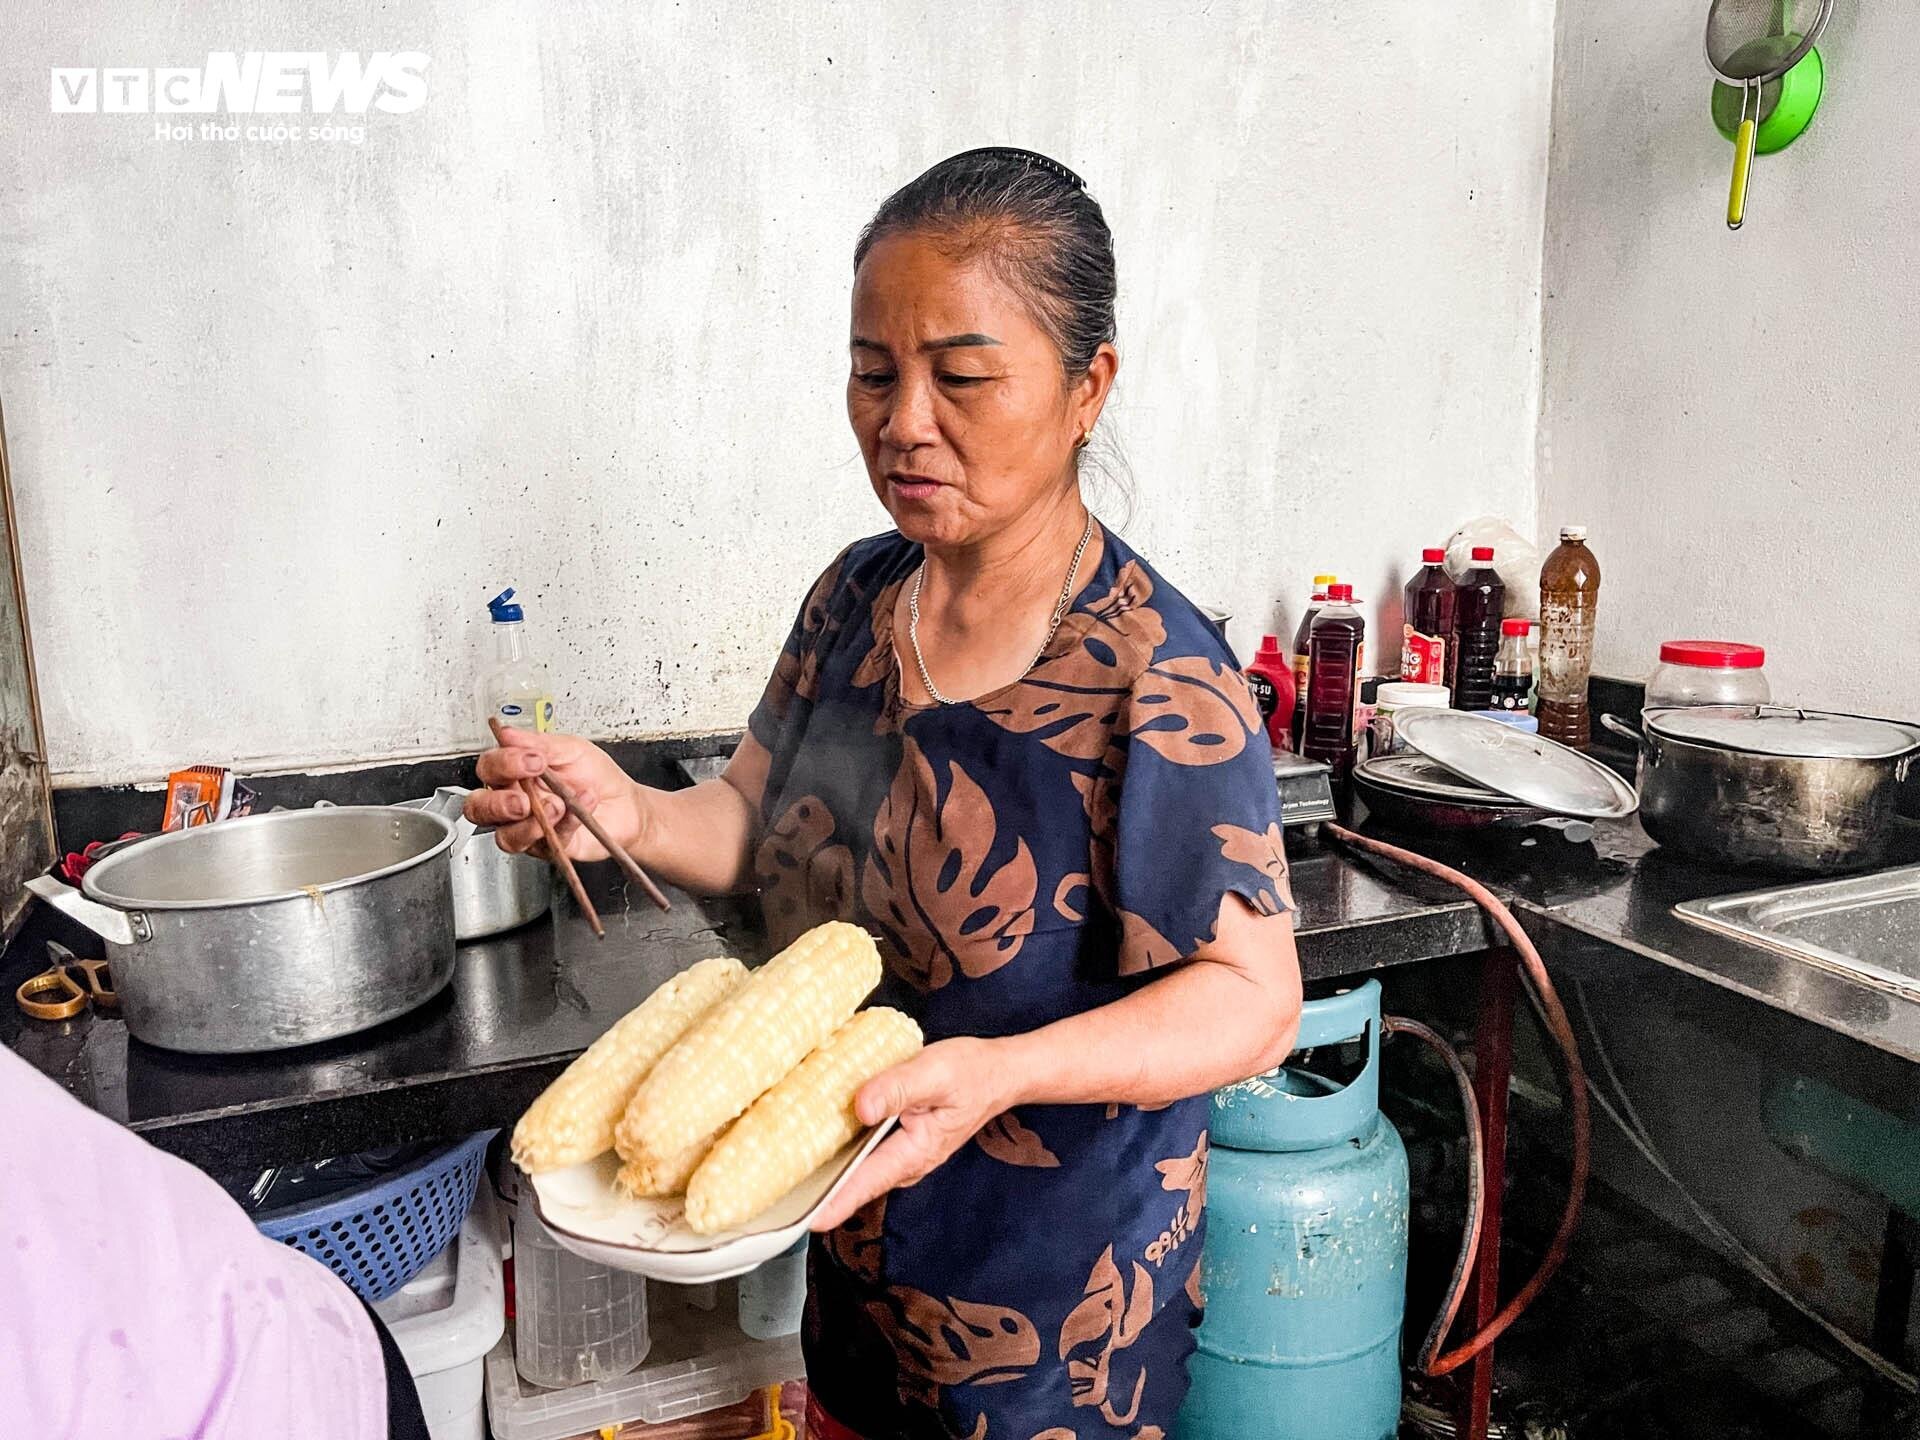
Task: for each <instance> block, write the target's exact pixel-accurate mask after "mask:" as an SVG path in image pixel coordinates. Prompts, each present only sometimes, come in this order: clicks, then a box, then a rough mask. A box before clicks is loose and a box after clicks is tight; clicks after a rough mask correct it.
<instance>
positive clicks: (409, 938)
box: [27, 805, 454, 1055]
mask: <svg viewBox="0 0 1920 1440" xmlns="http://www.w3.org/2000/svg"><path fill="white" fill-rule="evenodd" d="M453 838H454V837H453V825H452V823H451V822H450V821H448V820H447V819H446V818H444V817H443V816H440V815H433V814H429V813H427V812H425V811H420V810H405V809H401V808H399V807H396V806H386V805H379V806H373V805H369V806H339V807H335V808H328V809H316V810H281V811H275V812H273V813H272V814H268V815H253V816H249V817H247V818H245V819H241V820H223V821H221V822H220V823H219V824H217V825H205V826H200V827H197V828H195V829H192V830H178V831H174V832H172V833H170V834H166V835H158V836H155V837H153V838H152V839H150V840H143V841H141V842H140V843H139V844H137V845H132V846H129V847H128V848H127V849H125V850H121V851H117V852H116V853H114V854H112V855H109V856H107V857H106V858H105V859H103V860H100V861H97V862H96V863H95V864H94V865H93V867H92V868H91V869H89V870H88V871H87V874H86V878H85V879H84V880H83V881H82V882H81V888H80V890H77V891H76V890H75V889H73V887H71V886H69V885H62V884H61V883H60V882H59V881H57V880H54V879H52V878H51V877H48V876H39V877H36V878H35V879H32V880H29V881H28V882H27V888H28V889H30V890H32V891H33V893H34V894H36V895H38V896H40V897H41V898H42V899H44V900H47V901H49V902H50V903H51V904H53V905H54V906H55V907H57V908H58V909H60V910H62V911H64V912H65V913H66V914H68V915H70V916H72V917H73V918H74V919H76V920H78V921H79V922H80V923H81V924H83V925H85V926H86V927H87V928H88V929H90V930H93V931H95V932H96V933H98V934H99V935H100V936H101V937H102V938H104V939H105V940H106V942H107V956H108V958H109V959H110V960H111V961H112V962H113V978H114V985H115V988H116V989H118V991H119V992H120V1009H121V1013H122V1014H123V1015H124V1016H125V1017H126V1021H127V1029H128V1030H129V1031H130V1032H131V1033H132V1034H133V1035H134V1036H135V1037H137V1038H138V1039H141V1040H144V1041H146V1042H148V1043H149V1044H152V1045H161V1046H165V1047H166V1048H167V1049H169V1050H186V1051H190V1052H193V1053H195V1054H209V1055H212V1054H248V1053H252V1052H255V1051H262V1050H281V1049H286V1048H287V1047H289V1046H294V1045H306V1044H309V1043H311V1042H313V1041H315V1040H330V1039H332V1038H334V1037H335V1036H339V1035H351V1034H353V1033H354V1032H355V1031H359V1030H365V1029H368V1028H370V1027H371V1026H374V1025H378V1024H380V1023H381V1022H382V1021H384V1020H391V1019H392V1018H393V1017H394V1016H396V1015H403V1014H405V1013H406V1012H407V1011H409V1010H412V1009H413V1008H414V1007H416V1006H418V1005H421V1004H423V1003H425V1002H426V1001H427V1000H429V999H431V998H432V997H433V996H434V995H436V994H437V993H439V991H440V990H441V989H442V987H444V986H445V985H446V983H447V981H448V980H449V979H450V978H451V977H452V975H453V881H452V877H451V874H450V873H449V869H448V864H447V856H448V853H449V852H450V851H451V850H452V848H453Z"/></svg>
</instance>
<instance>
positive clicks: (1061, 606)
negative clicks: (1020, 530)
mask: <svg viewBox="0 0 1920 1440" xmlns="http://www.w3.org/2000/svg"><path fill="white" fill-rule="evenodd" d="M1092 539H1093V512H1092V511H1091V510H1089V511H1088V512H1087V528H1086V529H1084V530H1082V531H1081V532H1080V543H1079V544H1078V545H1076V546H1074V547H1073V564H1072V565H1070V566H1069V567H1068V568H1067V583H1066V584H1064V585H1062V586H1061V587H1060V598H1059V599H1058V600H1056V601H1054V603H1053V619H1052V620H1051V621H1049V622H1048V624H1047V636H1046V638H1045V639H1044V640H1042V641H1041V642H1040V648H1039V649H1038V650H1036V651H1034V652H1033V659H1031V660H1029V661H1028V662H1027V663H1026V666H1025V667H1024V668H1023V669H1022V670H1021V671H1020V673H1019V674H1018V675H1016V676H1014V677H1013V680H1012V681H1011V682H1009V683H1011V684H1016V685H1017V684H1019V683H1020V682H1021V681H1022V680H1024V679H1026V678H1027V676H1028V674H1030V673H1031V672H1032V670H1033V667H1034V666H1036V665H1038V664H1039V663H1040V657H1041V656H1042V655H1044V654H1046V653H1047V647H1048V646H1049V645H1051V644H1052V643H1053V637H1054V636H1055V635H1056V634H1058V633H1059V631H1060V622H1061V621H1062V620H1064V619H1066V618H1067V607H1068V606H1069V605H1071V604H1072V603H1073V587H1074V582H1075V581H1077V580H1078V579H1079V578H1080V561H1081V559H1082V558H1083V557H1085V555H1086V553H1087V545H1088V542H1090V541H1091V540H1092ZM926 578H927V562H926V561H924V560H922V561H921V562H920V568H919V569H918V570H916V571H914V574H913V589H911V590H909V591H908V592H907V639H908V640H909V641H910V642H912V645H913V659H914V663H915V664H916V665H918V666H919V667H920V683H921V684H922V685H924V686H926V687H927V694H929V695H931V696H932V697H933V698H934V701H935V703H936V704H940V705H959V704H962V703H963V702H962V701H959V700H955V699H952V698H950V697H949V696H946V695H942V694H941V693H940V689H939V687H938V686H936V685H935V684H934V683H933V675H932V673H931V672H929V671H928V669H927V657H926V656H925V655H923V654H922V653H921V651H920V586H921V584H922V583H923V582H924V581H925V580H926Z"/></svg>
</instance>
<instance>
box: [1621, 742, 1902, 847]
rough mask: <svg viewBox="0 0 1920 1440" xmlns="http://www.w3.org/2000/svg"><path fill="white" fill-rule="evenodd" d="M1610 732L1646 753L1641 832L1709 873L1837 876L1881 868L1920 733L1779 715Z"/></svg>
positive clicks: (1642, 755) (1642, 764) (1641, 768)
mask: <svg viewBox="0 0 1920 1440" xmlns="http://www.w3.org/2000/svg"><path fill="white" fill-rule="evenodd" d="M1600 723H1601V724H1603V725H1605V726H1606V727H1607V729H1609V730H1611V731H1613V732H1614V733H1615V734H1617V735H1623V736H1625V737H1626V738H1628V739H1630V740H1632V741H1633V742H1634V743H1635V745H1637V746H1638V747H1639V751H1640V763H1639V787H1640V822H1641V824H1643V825H1644V826H1645V827H1646V831H1647V834H1649V835H1651V836H1652V837H1653V838H1654V839H1655V840H1657V841H1659V842H1660V844H1661V845H1663V846H1666V847H1668V848H1669V849H1673V850H1678V851H1682V852H1684V853H1685V854H1686V855H1687V857H1688V858H1690V859H1695V860H1698V861H1701V862H1702V863H1706V864H1721V865H1732V866H1738V867H1741V868H1753V869H1763V870H1776V871H1783V872H1787V873H1794V874H1836V873H1839V872H1842V871H1846V870H1861V869H1866V868H1869V867H1871V866H1874V865H1878V864H1880V863H1881V862H1883V861H1884V860H1885V859H1886V856H1887V850H1888V847H1889V846H1890V845H1891V843H1892V841H1893V834H1894V825H1895V820H1894V815H1895V811H1896V809H1897V807H1898V803H1899V796H1900V787H1901V786H1902V785H1903V784H1904V783H1905V782H1906V779H1907V776H1908V773H1909V772H1910V771H1911V770H1912V769H1913V767H1914V764H1915V757H1916V756H1917V755H1920V732H1916V731H1915V730H1913V729H1912V728H1910V727H1908V726H1904V725H1896V724H1894V723H1893V722H1892V721H1888V720H1870V719H1867V718H1865V717H1863V716H1858V715H1835V714H1830V713H1827V712H1825V711H1818V710H1787V709H1781V708H1777V707H1773V706H1766V705H1761V706H1752V705H1699V706H1682V707H1674V708H1668V709H1656V710H1649V711H1647V712H1646V713H1645V714H1643V715H1642V716H1641V728H1640V729H1639V730H1635V729H1634V728H1633V727H1632V726H1631V725H1629V724H1627V723H1626V722H1625V721H1623V720H1621V719H1619V718H1618V717H1617V716H1613V715H1602V716H1601V717H1600Z"/></svg>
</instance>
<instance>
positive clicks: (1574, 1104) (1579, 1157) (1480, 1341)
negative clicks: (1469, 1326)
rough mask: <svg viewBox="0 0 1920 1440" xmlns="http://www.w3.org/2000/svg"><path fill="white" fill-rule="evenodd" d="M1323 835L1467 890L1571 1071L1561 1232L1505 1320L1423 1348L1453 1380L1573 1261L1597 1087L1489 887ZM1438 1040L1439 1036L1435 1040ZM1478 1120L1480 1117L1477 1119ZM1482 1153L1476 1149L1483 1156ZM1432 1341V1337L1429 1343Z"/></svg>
mask: <svg viewBox="0 0 1920 1440" xmlns="http://www.w3.org/2000/svg"><path fill="white" fill-rule="evenodd" d="M1323 829H1324V830H1325V831H1326V833H1327V834H1328V835H1330V836H1332V838H1333V839H1335V840H1337V841H1339V842H1340V843H1341V844H1344V845H1350V846H1352V847H1354V848H1355V849H1359V850H1364V851H1367V852H1368V853H1369V854H1373V855H1378V856H1380V857H1382V858H1383V859H1387V860H1391V861H1393V862H1394V863H1395V864H1399V865H1404V866H1406V867H1407V868H1409V869H1412V870H1418V871H1420V872H1421V873H1423V874H1426V875H1432V876H1434V877H1435V878H1437V879H1440V880H1444V881H1446V882H1447V883H1448V884H1449V885H1452V886H1454V887H1456V888H1457V889H1460V890H1464V891H1465V892H1466V893H1467V894H1468V895H1469V896H1471V897H1472V899H1473V900H1474V902H1475V903H1476V904H1477V905H1479V906H1480V908H1481V909H1482V910H1485V911H1486V912H1487V914H1488V916H1489V917H1491V918H1492V920H1493V922H1494V923H1495V924H1496V925H1498V926H1499V927H1500V929H1501V931H1502V932H1504V933H1505V935H1506V936H1507V938H1508V940H1509V941H1511V942H1512V945H1513V948H1514V951H1515V953H1516V954H1517V955H1518V956H1519V958H1520V973H1521V975H1522V977H1524V978H1525V979H1526V980H1527V982H1528V990H1529V994H1530V996H1531V997H1532V998H1533V999H1534V1000H1535V1001H1536V1003H1537V1004H1539V1005H1540V1006H1541V1007H1542V1014H1543V1019H1544V1023H1545V1025H1546V1028H1547V1033H1548V1035H1549V1036H1551V1037H1552V1039H1553V1041H1554V1043H1555V1044H1556V1045H1558V1046H1559V1048H1560V1054H1561V1057H1562V1058H1563V1059H1564V1060H1565V1062H1566V1068H1567V1093H1568V1097H1569V1101H1568V1107H1567V1108H1568V1110H1569V1111H1570V1112H1571V1117H1572V1122H1573V1173H1572V1174H1571V1175H1570V1176H1569V1178H1568V1181H1567V1201H1566V1206H1565V1208H1564V1209H1563V1210H1562V1211H1561V1214H1560V1225H1559V1228H1558V1229H1556V1230H1555V1231H1554V1235H1553V1239H1552V1241H1551V1242H1550V1243H1549V1244H1548V1246H1547V1251H1546V1254H1545V1255H1543V1256H1542V1257H1541V1260H1540V1264H1539V1265H1538V1266H1537V1267H1536V1268H1535V1269H1534V1272H1533V1274H1532V1275H1531V1276H1530V1277H1529V1278H1528V1280H1527V1283H1526V1284H1524V1285H1522V1286H1521V1287H1520V1289H1519V1291H1518V1292H1517V1293H1516V1294H1515V1295H1514V1296H1513V1298H1512V1299H1510V1300H1508V1301H1507V1303H1506V1304H1505V1305H1504V1306H1502V1307H1501V1309H1500V1311H1499V1313H1498V1314H1496V1315H1495V1316H1494V1317H1493V1319H1491V1320H1489V1321H1488V1322H1487V1323H1486V1324H1485V1325H1483V1326H1481V1328H1480V1329H1479V1330H1478V1331H1476V1332H1475V1333H1474V1334H1473V1336H1472V1337H1471V1338H1469V1339H1468V1340H1467V1341H1466V1342H1464V1343H1463V1344H1460V1345H1457V1346H1455V1347H1454V1348H1453V1349H1452V1350H1449V1351H1447V1352H1445V1353H1444V1354H1439V1355H1432V1356H1430V1357H1429V1356H1427V1354H1426V1347H1425V1346H1424V1345H1423V1347H1422V1356H1423V1363H1422V1365H1421V1369H1422V1370H1423V1371H1424V1372H1425V1373H1426V1374H1428V1375H1446V1374H1449V1373H1451V1372H1452V1371H1454V1370H1457V1369H1459V1368H1460V1367H1461V1366H1462V1365H1465V1364H1467V1363H1468V1362H1469V1361H1471V1360H1472V1359H1474V1358H1475V1357H1476V1356H1478V1355H1480V1354H1481V1353H1482V1352H1484V1351H1485V1350H1486V1349H1487V1347H1488V1346H1490V1345H1492V1344H1493V1342H1494V1341H1495V1340H1497V1339H1499V1338H1500V1336H1501V1335H1503V1334H1505V1333H1506V1331H1507V1329H1508V1328H1509V1327H1510V1326H1511V1325H1512V1324H1513V1322H1514V1321H1515V1320H1517V1319H1519V1318H1520V1316H1521V1314H1522V1313H1524V1312H1525V1310H1526V1308H1527V1307H1528V1306H1529V1305H1531V1304H1532V1303H1533V1302H1534V1300H1535V1298H1536V1297H1537V1296H1538V1295H1539V1294H1540V1292H1541V1291H1542V1290H1544V1289H1545V1288H1546V1285H1547V1282H1548V1281H1549V1280H1551V1279H1552V1278H1553V1275H1554V1272H1555V1271H1557V1270H1558V1269H1559V1268H1560V1266H1561V1264H1562V1263H1563V1262H1564V1261H1565V1260H1566V1258H1567V1249H1568V1247H1569V1246H1570V1245H1571V1244H1572V1241H1573V1232H1574V1231H1575V1230H1577V1229H1578V1228H1579V1226H1580V1207H1581V1205H1582V1203H1583V1202H1584V1201H1585V1199H1586V1193H1587V1172H1588V1167H1589V1163H1590V1157H1589V1143H1590V1140H1591V1125H1592V1120H1591V1116H1590V1114H1589V1111H1588V1106H1587V1092H1588V1087H1589V1086H1590V1084H1591V1082H1590V1081H1589V1080H1588V1079H1587V1072H1586V1067H1585V1066H1583V1065H1582V1064H1581V1063H1580V1042H1579V1041H1578V1040H1576V1039H1575V1038H1574V1034H1573V1026H1572V1024H1571V1023H1570V1022H1569V1021H1568V1019H1567V1012H1566V1007H1565V1006H1563V1005H1562V1004H1561V1003H1560V996H1559V994H1558V993H1557V992H1556V991H1555V990H1554V988H1553V981H1552V979H1551V978H1549V977H1548V975H1547V966H1546V962H1545V961H1544V960H1542V959H1541V958H1540V952H1539V951H1538V950H1537V949H1535V948H1534V944H1533V941H1532V939H1531V938H1530V937H1529V936H1528V935H1527V932H1526V931H1525V930H1523V929H1521V928H1520V922H1519V921H1518V920H1517V919H1515V918H1514V914H1513V912H1512V911H1511V910H1509V909H1508V908H1507V907H1506V906H1505V905H1504V904H1502V903H1501V901H1500V899H1499V897H1498V896H1496V895H1495V894H1494V893H1493V892H1492V891H1491V890H1489V889H1487V887H1486V886H1484V885H1482V884H1481V883H1480V882H1479V881H1478V880H1475V879H1473V878H1471V877H1470V876H1467V875H1463V874H1461V873H1460V872H1459V871H1458V870H1454V869H1452V868H1450V867H1448V866H1446V865H1442V864H1441V863H1440V862H1439V861H1438V860H1430V859H1428V858H1427V857H1426V856H1425V855H1420V854H1416V853H1415V852H1413V851H1411V850H1402V849H1401V848H1400V847H1399V846H1398V845H1389V844H1387V843H1386V842H1385V841H1384V840H1375V839H1373V838H1372V837H1371V836H1367V835H1360V834H1356V833H1355V832H1354V831H1352V830H1349V829H1347V828H1346V827H1345V826H1344V825H1335V824H1333V823H1331V822H1328V823H1327V824H1326V825H1325V826H1324V827H1323ZM1435 1038H1436V1039H1437V1038H1438V1037H1437V1036H1436V1037H1435ZM1476 1119H1477V1112H1476ZM1477 1148H1479V1147H1477V1146H1476V1149H1477ZM1479 1229H1480V1212H1479V1211H1478V1210H1476V1213H1475V1214H1473V1215H1470V1216H1469V1223H1468V1227H1467V1233H1466V1234H1465V1236H1464V1237H1463V1239H1462V1251H1463V1253H1466V1254H1470V1253H1473V1252H1475V1251H1477V1249H1478V1245H1479V1240H1480V1234H1479ZM1470 1268H1471V1261H1469V1262H1468V1263H1467V1264H1464V1265H1457V1266H1456V1267H1455V1271H1454V1279H1453V1282H1452V1283H1451V1284H1450V1285H1449V1286H1448V1291H1447V1297H1446V1302H1445V1304H1444V1305H1443V1307H1442V1311H1441V1319H1442V1321H1443V1322H1444V1325H1443V1328H1442V1329H1441V1331H1440V1333H1441V1335H1442V1336H1444V1335H1445V1333H1446V1329H1447V1328H1451V1325H1452V1322H1453V1318H1454V1317H1455V1316H1456V1315H1457V1314H1458V1313H1459V1309H1460V1305H1461V1302H1462V1300H1463V1299H1464V1297H1465V1294H1466V1286H1467V1281H1468V1278H1469V1275H1468V1272H1469V1270H1470ZM1429 1339H1430V1340H1431V1339H1432V1337H1431V1335H1430V1336H1429Z"/></svg>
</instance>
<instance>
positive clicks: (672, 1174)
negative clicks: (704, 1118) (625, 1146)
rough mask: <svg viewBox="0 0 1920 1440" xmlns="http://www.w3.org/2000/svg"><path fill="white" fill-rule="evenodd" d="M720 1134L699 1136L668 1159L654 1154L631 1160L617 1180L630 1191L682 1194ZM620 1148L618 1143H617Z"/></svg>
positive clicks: (622, 1167) (638, 1193) (635, 1193)
mask: <svg viewBox="0 0 1920 1440" xmlns="http://www.w3.org/2000/svg"><path fill="white" fill-rule="evenodd" d="M719 1138H720V1137H719V1136H718V1135H709V1136H707V1137H706V1138H705V1139H704V1140H696V1141H694V1142H693V1144H691V1145H689V1146H687V1148H686V1149H684V1150H682V1151H681V1152H680V1153H679V1154H678V1155H670V1156H668V1157H667V1159H666V1160H665V1161H656V1160H653V1159H651V1158H644V1159H639V1160H628V1161H627V1162H626V1163H625V1164H624V1165H622V1166H621V1167H620V1173H619V1174H618V1175H616V1176H614V1177H613V1178H614V1181H615V1183H616V1184H618V1185H619V1186H620V1188H621V1189H622V1190H624V1191H626V1192H627V1194H629V1195H638V1196H643V1197H644V1196H653V1195H678V1194H681V1193H682V1192H683V1191H685V1190H686V1188H687V1181H688V1180H689V1179H691V1178H692V1176H693V1172H694V1171H695V1170H697V1169H698V1168H699V1166H700V1162H701V1161H702V1160H704V1159H706V1158H707V1152H708V1151H709V1150H711V1149H713V1142H714V1141H716V1140H718V1139H719ZM616 1148H618V1147H616Z"/></svg>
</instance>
